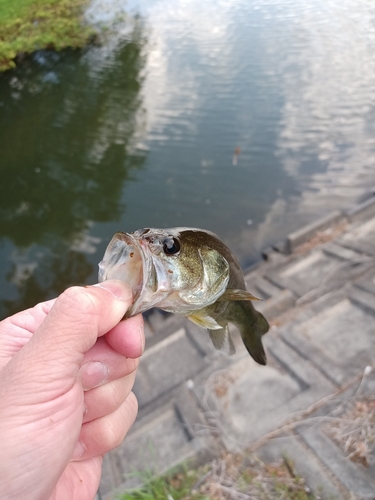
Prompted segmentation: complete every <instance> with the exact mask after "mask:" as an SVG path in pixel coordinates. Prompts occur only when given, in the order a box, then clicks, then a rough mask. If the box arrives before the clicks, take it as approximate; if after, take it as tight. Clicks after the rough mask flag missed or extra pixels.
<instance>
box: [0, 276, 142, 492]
mask: <svg viewBox="0 0 375 500" xmlns="http://www.w3.org/2000/svg"><path fill="white" fill-rule="evenodd" d="M131 303H132V295H131V291H130V288H128V287H126V286H125V285H124V284H123V283H121V282H118V281H107V282H103V283H101V284H100V285H98V286H90V287H85V288H82V287H73V288H69V289H68V290H66V291H65V292H64V293H62V294H61V295H60V297H58V298H57V299H54V300H51V301H48V302H44V303H40V304H38V305H37V306H35V307H34V308H32V309H28V310H27V311H23V312H20V313H18V314H15V315H14V316H11V317H9V318H7V319H5V320H4V321H2V322H0V443H1V453H0V496H1V498H2V499H7V500H11V499H12V500H13V499H17V500H18V499H20V500H21V499H22V500H23V499H25V498H27V499H28V500H34V499H35V500H36V499H40V500H46V499H54V500H67V499H69V500H75V499H77V500H86V499H87V500H89V499H90V500H92V499H93V498H94V496H95V493H96V491H97V488H98V486H99V481H100V476H101V464H102V456H103V455H104V454H105V453H106V452H108V451H109V450H111V449H112V448H114V447H116V446H118V445H119V444H120V443H121V441H122V440H123V438H124V437H125V435H126V433H127V431H128V430H129V428H130V427H131V425H132V424H133V422H134V420H135V417H136V414H137V400H136V398H135V396H134V394H133V393H132V392H131V389H132V386H133V383H134V378H135V371H136V368H137V366H138V362H139V359H138V358H139V356H140V355H141V354H142V352H143V348H144V335H143V320H142V317H141V316H140V315H138V316H135V317H133V318H129V319H127V320H125V321H120V320H121V318H123V316H124V314H125V312H126V310H127V309H128V308H129V307H130V305H131Z"/></svg>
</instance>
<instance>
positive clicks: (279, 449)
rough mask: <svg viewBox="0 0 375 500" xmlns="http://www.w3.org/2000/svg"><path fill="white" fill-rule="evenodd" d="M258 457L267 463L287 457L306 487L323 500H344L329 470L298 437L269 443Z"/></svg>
mask: <svg viewBox="0 0 375 500" xmlns="http://www.w3.org/2000/svg"><path fill="white" fill-rule="evenodd" d="M256 455H257V456H258V457H259V458H260V459H261V460H262V461H263V462H266V463H272V462H277V461H280V460H281V459H282V458H283V457H287V458H288V459H289V460H291V461H292V462H293V468H294V469H295V470H296V472H297V474H298V475H299V476H301V477H303V478H304V479H305V481H306V485H307V486H308V487H309V488H310V489H311V490H312V491H313V492H314V494H315V496H318V497H319V498H321V499H322V500H342V499H343V498H344V493H343V491H341V490H340V488H339V486H338V484H337V483H336V482H335V481H334V479H332V478H331V476H330V475H329V474H327V468H326V467H325V466H324V465H323V463H322V462H321V461H320V460H319V459H318V457H317V456H316V455H315V454H314V453H312V452H311V450H310V449H309V448H308V447H307V446H306V445H305V443H303V441H301V440H300V439H299V438H298V437H297V436H293V435H289V436H284V437H277V438H274V439H271V440H270V441H268V442H267V443H266V444H265V445H263V446H262V447H261V448H259V449H258V450H257V451H256Z"/></svg>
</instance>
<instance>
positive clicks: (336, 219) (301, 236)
mask: <svg viewBox="0 0 375 500" xmlns="http://www.w3.org/2000/svg"><path fill="white" fill-rule="evenodd" d="M343 220H344V215H343V214H342V213H341V212H339V211H335V212H332V213H330V214H328V215H326V216H325V217H323V218H321V219H319V220H317V221H315V222H313V223H311V224H308V225H307V226H304V227H303V228H301V229H299V230H298V231H295V232H293V233H291V234H289V236H288V237H287V240H286V241H287V242H286V249H287V252H288V253H292V252H293V251H294V250H295V249H296V248H297V247H298V246H300V245H302V244H303V243H306V242H307V241H309V240H310V239H311V238H313V237H314V236H315V235H316V234H317V232H318V231H323V230H324V229H327V228H329V227H332V226H334V225H337V224H339V223H340V222H343Z"/></svg>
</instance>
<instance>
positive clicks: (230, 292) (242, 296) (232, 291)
mask: <svg viewBox="0 0 375 500" xmlns="http://www.w3.org/2000/svg"><path fill="white" fill-rule="evenodd" d="M218 300H220V301H224V300H262V299H260V298H259V297H256V296H255V295H253V294H252V293H250V292H248V291H247V290H239V289H237V288H227V289H226V290H225V292H224V293H223V295H221V296H220V297H219V299H218Z"/></svg>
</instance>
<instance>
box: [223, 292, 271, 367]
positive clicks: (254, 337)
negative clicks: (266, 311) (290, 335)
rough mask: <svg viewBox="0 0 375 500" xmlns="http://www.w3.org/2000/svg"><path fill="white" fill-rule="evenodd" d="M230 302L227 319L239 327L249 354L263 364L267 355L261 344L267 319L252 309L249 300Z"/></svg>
mask: <svg viewBox="0 0 375 500" xmlns="http://www.w3.org/2000/svg"><path fill="white" fill-rule="evenodd" d="M231 304H232V305H231V306H230V313H231V314H230V318H228V319H229V320H230V321H232V323H234V324H235V325H236V326H237V328H238V329H239V331H240V333H241V337H242V341H243V343H244V344H245V347H246V349H247V350H248V352H249V354H250V356H251V357H252V358H253V359H254V360H255V361H256V362H257V363H259V364H260V365H265V364H266V363H267V357H266V353H265V352H264V348H263V344H262V336H263V335H264V334H265V333H267V332H268V330H269V324H268V321H267V320H266V318H265V317H264V316H263V314H261V313H260V312H259V311H257V310H256V309H254V307H253V305H252V303H251V302H250V301H244V300H239V301H236V302H232V303H231Z"/></svg>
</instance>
